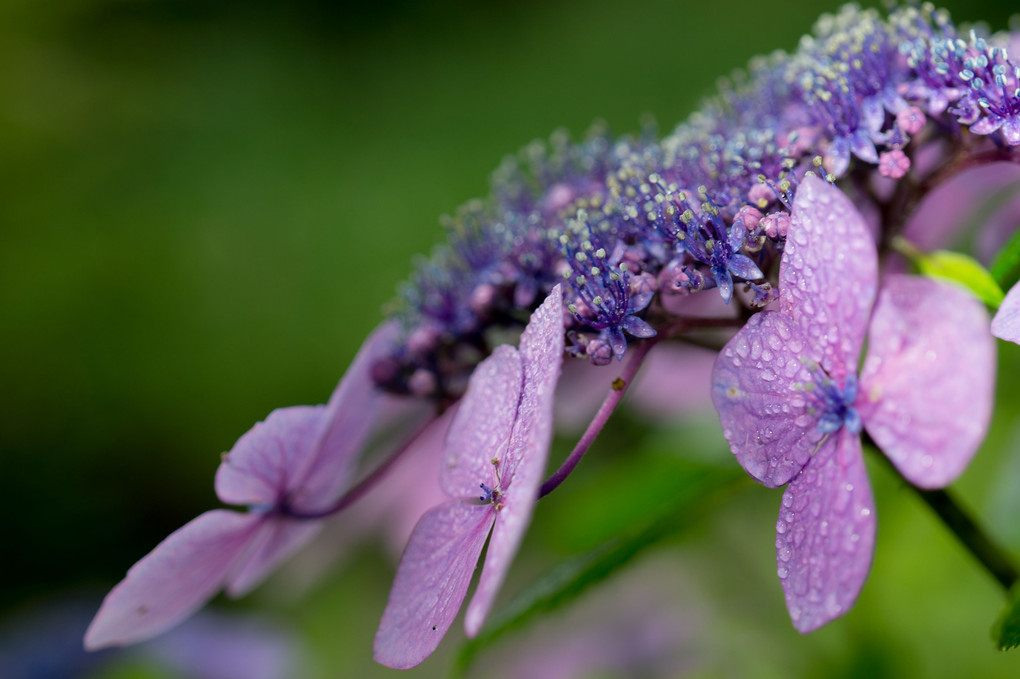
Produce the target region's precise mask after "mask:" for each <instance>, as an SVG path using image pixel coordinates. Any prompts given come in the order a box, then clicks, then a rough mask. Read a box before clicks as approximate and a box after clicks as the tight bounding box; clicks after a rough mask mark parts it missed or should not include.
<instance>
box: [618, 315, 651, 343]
mask: <svg viewBox="0 0 1020 679" xmlns="http://www.w3.org/2000/svg"><path fill="white" fill-rule="evenodd" d="M623 329H624V330H626V331H627V332H628V333H630V334H631V335H633V336H634V337H641V338H647V337H655V328H653V327H652V326H651V325H649V324H648V323H647V322H645V320H644V319H641V318H638V317H637V316H626V317H624V319H623Z"/></svg>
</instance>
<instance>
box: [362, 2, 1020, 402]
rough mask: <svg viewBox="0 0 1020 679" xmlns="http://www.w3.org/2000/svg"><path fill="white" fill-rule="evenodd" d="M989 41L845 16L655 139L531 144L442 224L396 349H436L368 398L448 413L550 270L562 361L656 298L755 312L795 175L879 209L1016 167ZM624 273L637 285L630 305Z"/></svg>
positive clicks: (606, 350) (637, 332) (602, 345)
mask: <svg viewBox="0 0 1020 679" xmlns="http://www.w3.org/2000/svg"><path fill="white" fill-rule="evenodd" d="M961 36H967V37H966V38H963V37H961ZM1003 42H1004V41H1002V40H1001V39H999V38H994V39H993V38H989V37H983V36H981V35H979V34H977V33H975V32H973V31H966V32H959V31H957V29H956V27H955V26H954V25H953V23H952V22H951V21H950V19H949V16H948V14H946V13H945V12H943V11H941V10H936V9H934V8H933V7H931V6H930V5H927V4H924V5H912V6H907V7H899V8H896V9H893V10H892V11H891V12H890V14H889V15H888V16H887V17H883V16H882V15H881V14H880V13H879V12H878V11H876V10H871V9H868V10H862V9H859V8H857V7H854V6H847V7H845V8H844V9H842V10H841V11H840V12H838V13H836V14H834V15H828V16H824V17H822V19H820V20H819V21H818V22H817V24H816V26H815V28H814V32H813V35H812V36H809V37H806V38H804V39H803V40H802V41H801V43H800V44H799V46H798V49H797V50H796V52H794V53H793V54H783V53H779V52H777V53H775V54H773V55H771V56H769V57H765V58H759V59H756V60H754V61H753V62H752V63H751V64H750V65H749V67H748V69H747V70H746V71H744V72H741V73H737V74H734V75H733V76H732V77H730V78H729V79H727V80H726V81H725V82H724V83H723V84H722V85H721V87H720V92H719V94H718V96H717V97H716V98H714V99H712V100H709V101H708V102H706V103H705V104H704V105H703V107H702V108H701V109H700V110H699V111H697V112H696V113H694V114H693V115H692V116H691V117H690V118H689V119H688V120H687V121H685V122H683V123H681V124H680V125H679V126H678V127H677V128H676V129H674V130H673V131H672V132H671V133H669V134H667V135H666V136H665V137H662V138H660V139H658V140H656V139H655V138H654V135H653V133H651V132H650V131H649V130H646V131H645V133H644V134H642V136H641V137H639V138H627V137H624V138H614V137H613V136H612V135H610V133H609V132H608V130H606V129H605V127H604V126H597V127H595V128H593V131H592V132H591V133H589V135H588V136H587V137H586V138H585V139H583V140H581V141H580V142H577V143H573V142H571V141H570V140H569V138H568V137H567V136H566V135H565V134H564V133H557V134H555V135H553V137H552V138H551V139H550V141H549V143H548V144H543V143H538V142H536V143H533V144H530V145H528V146H527V147H525V148H524V149H523V150H522V151H521V152H520V153H519V154H517V156H516V157H512V158H508V159H507V160H506V161H505V162H504V163H503V164H502V165H501V166H500V168H499V169H498V170H497V171H496V173H494V175H493V178H492V195H491V197H490V198H489V199H487V200H483V201H474V202H472V203H469V204H468V205H467V206H465V207H464V208H462V210H461V211H459V212H458V213H457V215H456V216H455V217H454V218H451V219H448V220H446V228H447V230H448V231H449V233H450V246H448V247H446V248H441V249H439V250H438V251H437V253H436V254H435V255H433V257H432V258H430V259H429V260H427V261H423V262H420V263H419V264H418V265H417V267H416V268H417V270H416V272H415V274H414V275H413V276H412V280H411V282H410V283H409V284H408V285H406V286H405V287H404V288H403V289H402V291H401V298H400V300H398V304H397V305H396V306H395V310H396V316H397V317H398V318H399V319H400V321H401V323H402V325H403V327H404V328H405V333H406V335H407V337H408V338H411V337H414V336H416V335H417V334H419V331H420V330H421V329H422V328H426V329H428V332H427V334H428V335H429V337H431V338H433V339H434V341H433V343H432V351H431V354H430V353H429V352H423V351H420V350H418V351H401V352H399V355H398V356H394V357H391V358H390V359H389V361H388V363H387V370H380V371H378V372H380V374H383V373H385V374H386V375H387V376H388V380H384V381H382V382H381V384H383V386H385V387H387V388H388V389H391V390H394V391H401V392H408V391H413V393H420V390H421V389H422V388H424V387H429V386H430V385H431V386H433V387H434V390H435V394H436V395H440V396H441V395H447V394H449V395H452V396H456V395H457V386H456V383H458V382H459V383H460V384H464V383H465V376H466V375H467V374H469V373H470V370H471V369H472V367H473V366H474V364H475V363H477V361H478V360H480V358H481V357H482V356H484V354H485V353H486V352H487V350H488V345H487V341H486V338H485V335H486V331H487V329H488V328H491V327H518V328H519V327H521V325H522V323H523V321H524V319H526V318H527V316H528V314H529V313H530V311H531V310H532V309H533V308H534V307H535V305H536V304H537V302H538V300H540V299H542V297H543V294H545V293H547V292H548V291H549V290H551V288H552V286H553V285H555V284H556V283H557V282H558V281H559V280H561V276H562V275H564V272H568V273H567V280H568V281H569V283H570V287H571V288H572V289H573V293H574V297H575V298H576V299H575V301H574V304H575V305H576V307H577V317H576V318H573V320H572V322H573V323H574V324H575V326H576V327H573V328H569V330H570V331H571V332H573V333H574V335H572V339H573V340H574V342H575V351H574V352H573V353H575V354H579V355H583V356H585V357H587V358H588V359H589V360H592V361H594V362H598V363H604V362H608V360H609V359H608V358H607V357H609V356H612V357H615V358H620V357H621V356H622V355H623V353H624V352H625V351H626V347H627V343H628V342H634V341H640V339H641V338H643V337H648V336H650V335H651V334H653V332H654V328H653V327H652V326H655V327H660V326H659V324H660V323H668V322H669V313H668V311H665V310H664V309H661V308H660V307H661V306H662V305H659V304H656V303H654V299H653V297H654V295H656V294H661V295H674V294H688V293H691V292H697V291H701V290H705V289H708V288H713V287H714V288H718V290H719V293H720V295H721V296H722V298H723V299H724V300H726V301H727V302H729V301H731V300H732V299H733V298H734V294H733V293H734V283H735V282H741V281H742V282H743V283H744V284H745V288H746V289H747V290H748V292H749V294H748V295H747V296H743V297H741V298H740V302H739V303H740V304H744V305H746V306H748V307H750V308H751V309H755V308H760V307H761V306H762V305H765V304H767V303H768V302H769V301H770V300H772V299H773V298H774V297H775V281H774V280H772V281H770V280H767V279H766V277H767V276H768V275H774V271H775V266H774V265H775V263H776V262H777V260H778V257H779V255H781V254H782V252H783V248H784V241H785V239H786V236H787V233H788V231H789V229H790V224H791V217H790V214H791V206H792V203H793V194H794V193H795V191H796V189H797V187H798V185H799V181H800V180H801V179H802V178H803V177H804V176H805V175H807V174H808V173H809V172H813V173H820V174H822V175H823V176H824V177H825V179H827V180H828V181H829V182H834V181H840V182H845V183H849V184H853V185H855V186H856V187H858V192H859V193H862V194H865V195H867V199H868V200H872V201H875V202H876V203H877V202H880V201H881V200H883V199H882V198H881V197H880V195H879V194H876V193H874V192H873V191H872V189H871V186H872V182H871V180H873V179H876V178H880V179H884V180H885V181H887V182H896V181H898V180H900V179H903V178H904V177H908V175H912V174H917V175H918V176H917V179H923V176H924V175H922V174H920V173H921V172H929V173H930V172H931V171H932V168H936V169H937V168H938V166H939V163H940V159H941V160H942V161H946V160H948V159H949V157H950V153H949V152H950V150H955V152H959V151H961V150H964V149H968V150H970V151H973V152H978V151H982V152H985V153H988V152H993V153H997V154H998V157H999V159H1004V160H1010V159H1013V160H1016V158H1017V147H1018V146H1020V65H1018V63H1017V62H1016V61H1015V60H1014V59H1013V58H1012V57H1010V55H1009V53H1008V52H1007V50H1006V49H1005V48H1004V47H1003ZM919 157H923V158H925V159H926V160H925V164H924V165H923V167H922V168H921V169H918V167H917V162H918V158H919ZM932 158H934V159H935V160H934V161H932V160H931V159H932ZM885 195H891V189H890V190H889V191H888V192H887V194H885ZM589 222H590V223H591V224H593V225H594V229H595V230H597V232H598V237H597V240H598V241H599V243H600V245H599V246H597V247H596V246H595V245H594V242H593V241H591V238H589V237H588V236H585V235H584V234H585V233H589V232H590V231H591V229H590V228H589V227H588V226H587V224H588V223H589ZM577 224H584V226H583V227H581V228H580V232H579V231H578V228H577V227H576V225H577ZM564 239H565V240H564ZM586 240H588V241H590V242H592V248H593V249H592V250H591V251H590V252H589V251H587V250H585V249H584V246H583V243H584V242H585V241H586ZM597 251H604V252H605V253H606V255H605V257H604V258H596V257H595V254H594V253H595V252H597ZM578 255H583V256H584V257H585V258H587V260H585V261H581V260H578V259H577V258H576V257H577V256H578ZM582 268H583V269H584V270H583V271H582V270H581V269H582ZM593 268H594V270H597V271H598V273H592V270H593ZM639 275H640V276H641V277H642V280H645V281H646V283H647V284H645V285H644V287H643V288H642V292H640V293H637V294H635V293H633V292H632V290H631V289H630V288H631V286H632V282H633V281H636V280H638V278H637V277H638V276H639ZM613 276H616V277H617V278H618V279H616V280H614V278H613ZM578 280H581V281H582V282H580V283H579V282H578ZM649 293H651V294H649ZM645 310H647V311H645ZM642 311H643V312H644V313H645V314H647V315H646V316H645V318H647V320H643V319H642V318H639V317H638V316H636V315H635V313H637V312H642ZM629 319H631V320H629ZM638 321H640V324H639V323H638ZM649 323H651V325H649ZM628 326H630V328H631V329H632V330H634V331H631V329H628ZM465 347H467V348H468V349H469V350H465ZM422 370H425V371H427V372H431V373H433V379H431V380H429V379H426V378H425V377H422V376H421V371H422ZM416 374H417V375H418V377H417V378H416V380H415V384H416V385H417V386H416V387H415V388H414V389H412V388H411V382H410V381H411V377H412V376H414V375H416Z"/></svg>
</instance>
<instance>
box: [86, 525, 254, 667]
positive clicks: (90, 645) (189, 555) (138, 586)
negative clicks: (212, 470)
mask: <svg viewBox="0 0 1020 679" xmlns="http://www.w3.org/2000/svg"><path fill="white" fill-rule="evenodd" d="M262 520H263V517H262V516H260V515H257V514H239V513H237V512H231V511H227V510H225V509H216V510H213V511H210V512H206V513H205V514H202V515H201V516H199V517H198V518H196V519H193V520H192V521H190V522H189V523H187V524H185V525H184V526H182V527H181V528H179V529H177V530H176V531H174V532H173V533H171V534H170V535H169V536H168V537H167V538H166V539H165V540H163V542H161V543H159V544H158V545H157V546H156V548H155V549H154V550H152V551H151V552H149V553H148V554H147V555H146V556H144V557H143V558H142V559H141V561H139V562H138V563H136V564H135V565H134V566H132V567H131V569H130V570H129V571H128V573H127V577H125V578H124V579H123V580H122V581H121V582H120V584H118V585H117V586H116V587H114V588H113V590H111V591H110V593H109V594H107V595H106V599H104V600H103V605H102V607H101V608H100V609H99V612H98V613H97V614H96V617H95V619H94V620H93V621H92V624H91V625H89V628H88V631H87V632H85V648H86V649H88V650H92V651H94V650H96V649H100V648H104V647H106V646H122V645H124V644H132V643H135V642H137V641H142V640H143V639H148V638H149V637H153V636H155V635H157V634H159V633H161V632H164V631H166V630H167V629H169V628H171V627H173V626H174V625H176V624H177V623H179V622H181V621H182V620H184V619H185V618H187V617H188V616H189V615H191V614H192V613H194V612H195V611H197V610H198V609H199V608H201V607H202V605H203V604H205V602H206V601H208V600H209V599H210V598H211V597H212V596H213V595H214V594H216V592H217V591H218V590H219V589H220V587H222V586H223V582H224V579H225V578H226V577H227V574H228V573H229V572H230V570H231V568H233V566H234V564H235V563H236V561H237V559H238V557H239V556H241V554H242V553H243V552H244V551H245V550H246V549H247V547H248V545H249V542H250V539H251V538H252V536H253V535H255V533H256V531H257V530H258V528H259V526H260V525H261V523H262Z"/></svg>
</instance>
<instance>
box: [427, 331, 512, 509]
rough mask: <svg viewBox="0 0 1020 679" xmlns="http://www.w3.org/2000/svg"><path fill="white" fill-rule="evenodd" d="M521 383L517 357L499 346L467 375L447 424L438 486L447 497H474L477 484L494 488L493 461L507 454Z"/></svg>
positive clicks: (477, 494)
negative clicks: (465, 382) (468, 378)
mask: <svg viewBox="0 0 1020 679" xmlns="http://www.w3.org/2000/svg"><path fill="white" fill-rule="evenodd" d="M522 380H523V368H522V366H521V357H520V355H519V354H518V352H517V350H516V349H514V348H513V347H511V346H507V345H503V346H500V347H497V349H496V350H495V351H494V352H492V355H491V356H489V357H488V358H486V359H485V360H484V361H482V362H481V363H479V364H478V367H476V368H475V370H474V372H473V373H472V374H471V381H470V382H469V383H468V389H467V393H465V394H464V398H463V399H462V400H461V403H460V407H459V408H458V410H457V414H456V415H455V416H454V418H453V422H451V423H450V430H449V433H448V434H447V437H446V446H445V447H444V450H443V463H442V466H441V468H440V473H439V484H440V487H441V488H442V489H443V492H444V493H446V494H447V495H448V496H450V497H451V498H458V499H466V498H469V497H477V496H479V495H481V494H482V491H481V490H480V488H479V484H481V483H485V484H487V485H488V486H489V487H490V488H495V487H496V485H497V483H496V466H495V465H494V464H493V462H492V460H493V459H497V460H502V459H503V458H505V457H506V455H507V443H508V442H509V441H510V433H511V431H512V430H513V425H514V419H515V418H516V416H517V406H518V404H519V402H520V397H521V383H522Z"/></svg>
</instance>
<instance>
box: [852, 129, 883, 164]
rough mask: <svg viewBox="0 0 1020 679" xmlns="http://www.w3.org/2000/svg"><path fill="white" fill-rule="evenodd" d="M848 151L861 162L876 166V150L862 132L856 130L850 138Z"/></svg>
mask: <svg viewBox="0 0 1020 679" xmlns="http://www.w3.org/2000/svg"><path fill="white" fill-rule="evenodd" d="M850 150H851V151H853V152H854V155H855V156H857V157H858V158H860V159H861V160H863V161H865V162H868V163H872V164H874V165H877V164H878V150H877V149H876V148H875V143H874V142H873V141H871V137H869V136H868V134H867V133H866V132H865V131H864V130H857V131H856V132H854V134H853V136H852V137H850Z"/></svg>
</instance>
